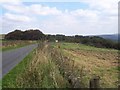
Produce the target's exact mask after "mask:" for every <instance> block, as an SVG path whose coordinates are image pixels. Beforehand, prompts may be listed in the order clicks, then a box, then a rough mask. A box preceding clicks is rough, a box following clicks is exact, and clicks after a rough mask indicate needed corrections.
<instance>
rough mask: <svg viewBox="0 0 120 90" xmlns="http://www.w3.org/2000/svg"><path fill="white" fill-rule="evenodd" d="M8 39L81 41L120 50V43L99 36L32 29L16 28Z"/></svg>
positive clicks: (9, 34)
mask: <svg viewBox="0 0 120 90" xmlns="http://www.w3.org/2000/svg"><path fill="white" fill-rule="evenodd" d="M5 39H8V40H48V41H55V40H58V41H64V42H71V43H81V44H86V45H91V46H95V47H99V48H114V49H119V50H120V43H118V42H114V41H111V40H107V39H104V38H101V37H98V36H81V35H75V36H65V35H60V34H57V35H50V34H49V35H45V34H43V33H42V32H41V31H40V30H38V29H36V30H33V29H30V30H26V31H21V30H15V31H13V32H10V33H8V34H7V35H5Z"/></svg>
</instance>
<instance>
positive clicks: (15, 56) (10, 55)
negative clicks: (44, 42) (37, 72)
mask: <svg viewBox="0 0 120 90" xmlns="http://www.w3.org/2000/svg"><path fill="white" fill-rule="evenodd" d="M36 47H37V44H33V45H28V46H25V47H22V48H18V49H14V50H9V51H5V52H2V76H0V78H2V77H3V76H4V75H5V74H7V73H8V72H9V71H10V70H11V69H12V68H14V67H15V66H16V65H17V64H18V63H19V62H20V61H21V60H23V59H24V58H25V56H27V55H28V54H29V53H30V52H31V51H32V50H33V49H35V48H36Z"/></svg>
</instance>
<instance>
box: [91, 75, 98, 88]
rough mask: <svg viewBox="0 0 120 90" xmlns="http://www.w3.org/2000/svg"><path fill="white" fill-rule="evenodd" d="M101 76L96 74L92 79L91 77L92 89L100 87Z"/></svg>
mask: <svg viewBox="0 0 120 90" xmlns="http://www.w3.org/2000/svg"><path fill="white" fill-rule="evenodd" d="M99 80H100V77H99V76H94V77H93V78H92V79H90V82H89V86H90V90H92V89H93V88H96V89H99V88H100V84H99Z"/></svg>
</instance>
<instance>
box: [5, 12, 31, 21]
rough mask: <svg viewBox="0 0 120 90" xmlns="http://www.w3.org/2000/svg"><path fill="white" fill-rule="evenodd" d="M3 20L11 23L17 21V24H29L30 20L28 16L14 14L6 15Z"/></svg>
mask: <svg viewBox="0 0 120 90" xmlns="http://www.w3.org/2000/svg"><path fill="white" fill-rule="evenodd" d="M4 18H5V19H9V20H12V21H18V22H30V21H31V19H30V18H29V17H28V16H24V15H15V14H10V13H6V14H5V15H4Z"/></svg>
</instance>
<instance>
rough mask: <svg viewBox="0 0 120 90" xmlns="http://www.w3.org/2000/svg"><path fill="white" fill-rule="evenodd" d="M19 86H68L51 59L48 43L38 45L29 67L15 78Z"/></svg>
mask: <svg viewBox="0 0 120 90" xmlns="http://www.w3.org/2000/svg"><path fill="white" fill-rule="evenodd" d="M17 84H18V87H20V88H23V87H24V88H66V87H67V86H68V82H67V80H65V79H64V78H63V77H62V75H61V74H60V72H59V69H58V67H57V66H56V64H55V63H54V62H53V61H52V58H51V55H50V53H49V48H48V45H47V44H45V45H40V48H39V49H38V50H37V54H36V55H35V57H34V59H33V60H32V61H31V62H30V64H29V67H28V68H27V69H26V70H25V72H24V73H23V74H22V75H19V77H18V78H17Z"/></svg>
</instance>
